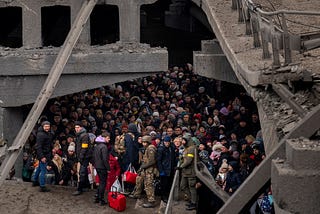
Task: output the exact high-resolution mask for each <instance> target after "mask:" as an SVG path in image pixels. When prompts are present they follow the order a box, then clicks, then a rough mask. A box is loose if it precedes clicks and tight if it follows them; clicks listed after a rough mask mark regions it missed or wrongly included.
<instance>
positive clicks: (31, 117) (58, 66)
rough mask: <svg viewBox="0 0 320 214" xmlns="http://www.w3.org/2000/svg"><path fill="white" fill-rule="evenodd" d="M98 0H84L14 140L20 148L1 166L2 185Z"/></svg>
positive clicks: (14, 146) (0, 178) (0, 180)
mask: <svg viewBox="0 0 320 214" xmlns="http://www.w3.org/2000/svg"><path fill="white" fill-rule="evenodd" d="M97 1H98V0H84V1H83V4H82V7H81V9H80V11H79V13H78V15H77V17H76V19H75V21H74V22H73V24H72V27H71V30H70V32H69V34H68V36H67V38H66V40H65V42H64V44H63V46H62V48H61V50H60V52H59V54H58V56H57V59H56V61H55V62H54V64H53V66H52V68H51V70H50V73H49V75H48V77H47V79H46V82H45V83H44V85H43V87H42V89H41V91H40V94H39V95H38V98H37V99H36V102H35V103H34V105H33V107H32V109H31V111H30V113H29V114H28V117H27V118H26V120H25V121H24V123H23V125H22V128H21V129H20V131H19V133H18V135H17V136H16V138H15V139H14V141H13V144H12V147H13V148H17V147H19V148H20V149H18V150H14V151H9V154H8V155H7V157H6V159H5V160H4V162H3V163H2V165H1V167H0V173H1V174H0V186H1V185H2V183H3V181H4V180H5V178H6V176H7V175H8V173H9V171H10V169H11V168H12V166H13V165H14V163H15V162H16V160H17V158H18V156H19V154H20V152H21V151H22V149H21V148H22V147H23V146H24V144H25V142H26V141H27V138H28V137H29V135H30V133H31V131H32V129H33V127H34V126H35V125H36V122H37V120H38V118H39V117H40V115H41V113H42V111H43V109H44V107H45V105H46V104H47V102H48V100H49V99H50V97H51V95H52V93H53V91H54V89H55V87H56V84H57V83H58V80H59V78H60V76H61V73H62V71H63V69H64V67H65V65H66V63H67V61H68V59H69V57H70V55H71V52H72V50H73V48H74V46H75V44H76V42H77V41H78V39H79V36H80V34H81V32H82V30H83V28H84V25H85V23H86V22H87V20H88V18H89V16H90V14H91V12H92V10H93V8H94V6H95V5H96V3H97Z"/></svg>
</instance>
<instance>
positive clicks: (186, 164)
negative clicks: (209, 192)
mask: <svg viewBox="0 0 320 214" xmlns="http://www.w3.org/2000/svg"><path fill="white" fill-rule="evenodd" d="M183 138H184V139H185V140H186V142H187V143H186V144H185V147H186V148H185V150H184V151H183V158H182V160H181V162H182V163H181V165H180V166H179V167H178V170H180V171H181V183H180V188H181V190H182V191H184V193H185V194H186V195H187V196H188V198H189V199H190V201H189V203H188V204H187V208H186V210H194V209H196V199H197V191H196V187H195V186H196V173H195V170H194V161H195V160H194V159H195V149H196V146H195V144H194V142H193V140H192V138H191V136H190V135H188V134H185V135H184V136H183Z"/></svg>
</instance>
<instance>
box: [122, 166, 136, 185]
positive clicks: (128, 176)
mask: <svg viewBox="0 0 320 214" xmlns="http://www.w3.org/2000/svg"><path fill="white" fill-rule="evenodd" d="M137 176H138V174H137V172H136V170H135V169H134V167H133V166H132V165H131V163H130V164H129V167H128V169H127V171H125V172H124V174H123V181H125V182H128V183H131V184H136V178H137Z"/></svg>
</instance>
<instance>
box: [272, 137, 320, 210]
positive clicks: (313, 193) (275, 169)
mask: <svg viewBox="0 0 320 214" xmlns="http://www.w3.org/2000/svg"><path fill="white" fill-rule="evenodd" d="M319 155H320V141H310V140H309V139H292V140H287V141H286V160H273V162H272V170H271V176H272V177H271V178H272V179H271V184H272V193H273V196H274V203H275V212H276V213H282V212H283V211H286V212H287V213H318V212H319V206H320V200H319V197H320V193H319V189H320V159H319Z"/></svg>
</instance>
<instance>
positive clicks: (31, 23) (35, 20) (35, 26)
mask: <svg viewBox="0 0 320 214" xmlns="http://www.w3.org/2000/svg"><path fill="white" fill-rule="evenodd" d="M41 35H42V34H41V7H39V6H38V5H37V4H36V3H34V4H30V5H28V7H22V43H23V46H24V47H26V48H38V47H41V46H42V38H41Z"/></svg>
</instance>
